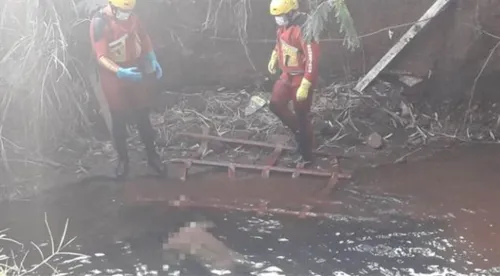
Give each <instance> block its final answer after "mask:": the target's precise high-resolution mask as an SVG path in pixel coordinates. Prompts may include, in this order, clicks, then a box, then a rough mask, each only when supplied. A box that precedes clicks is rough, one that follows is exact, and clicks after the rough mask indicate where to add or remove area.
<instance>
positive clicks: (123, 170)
mask: <svg viewBox="0 0 500 276" xmlns="http://www.w3.org/2000/svg"><path fill="white" fill-rule="evenodd" d="M129 171H130V167H129V160H128V158H119V159H118V165H117V166H116V170H115V174H116V178H118V179H120V180H122V179H125V178H127V177H128V174H129Z"/></svg>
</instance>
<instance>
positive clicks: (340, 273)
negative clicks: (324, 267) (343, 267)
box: [333, 271, 351, 276]
mask: <svg viewBox="0 0 500 276" xmlns="http://www.w3.org/2000/svg"><path fill="white" fill-rule="evenodd" d="M333 276H351V274H347V273H345V272H344V271H335V272H333Z"/></svg>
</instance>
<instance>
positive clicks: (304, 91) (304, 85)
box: [295, 78, 311, 102]
mask: <svg viewBox="0 0 500 276" xmlns="http://www.w3.org/2000/svg"><path fill="white" fill-rule="evenodd" d="M310 88H311V82H310V81H309V80H307V79H306V78H303V79H302V82H301V83H300V86H299V88H298V89H297V94H296V95H295V98H296V99H297V101H298V102H301V101H303V100H305V99H307V96H308V95H309V89H310Z"/></svg>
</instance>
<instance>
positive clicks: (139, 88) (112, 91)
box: [90, 12, 152, 111]
mask: <svg viewBox="0 0 500 276" xmlns="http://www.w3.org/2000/svg"><path fill="white" fill-rule="evenodd" d="M90 38H91V42H92V47H93V49H94V52H95V54H96V56H97V59H99V58H100V57H102V56H105V57H107V58H109V59H110V60H112V61H113V62H115V63H116V64H117V65H118V66H120V67H124V68H126V67H138V68H139V69H141V67H142V66H143V63H144V58H143V57H144V55H145V54H146V53H148V52H150V51H151V50H152V45H151V40H150V38H149V36H148V35H147V33H146V32H145V30H144V29H143V27H142V25H141V22H140V21H139V19H138V18H137V17H136V16H135V15H134V14H132V15H131V16H130V18H129V19H128V20H126V21H118V20H116V19H115V18H114V17H113V16H111V15H108V14H106V13H105V12H99V13H98V14H97V16H96V17H94V18H93V19H92V22H91V26H90ZM99 76H100V81H101V87H102V91H103V93H104V96H105V97H106V100H107V101H108V105H109V108H110V110H113V111H115V110H117V111H121V110H127V109H140V108H144V107H146V106H147V105H148V104H149V100H150V95H149V93H150V92H149V91H150V89H148V87H147V86H146V85H147V82H145V81H141V82H131V81H127V80H120V79H118V77H117V76H116V74H115V73H114V72H111V71H110V70H108V69H107V68H104V67H103V66H99Z"/></svg>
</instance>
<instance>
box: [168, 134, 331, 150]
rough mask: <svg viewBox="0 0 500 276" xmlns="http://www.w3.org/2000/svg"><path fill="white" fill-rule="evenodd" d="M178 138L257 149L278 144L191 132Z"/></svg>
mask: <svg viewBox="0 0 500 276" xmlns="http://www.w3.org/2000/svg"><path fill="white" fill-rule="evenodd" d="M177 135H178V136H186V137H191V138H198V139H201V140H212V141H219V142H224V143H230V144H238V145H246V146H255V147H260V148H268V149H275V148H276V146H277V145H276V144H272V143H266V142H260V141H250V140H244V139H236V138H226V137H220V136H213V135H207V134H204V133H202V134H198V133H189V132H179V133H177ZM281 148H282V150H284V151H295V148H294V147H290V146H284V145H283V146H281ZM313 154H315V155H320V156H331V154H329V153H325V152H321V151H317V150H315V151H313Z"/></svg>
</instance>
